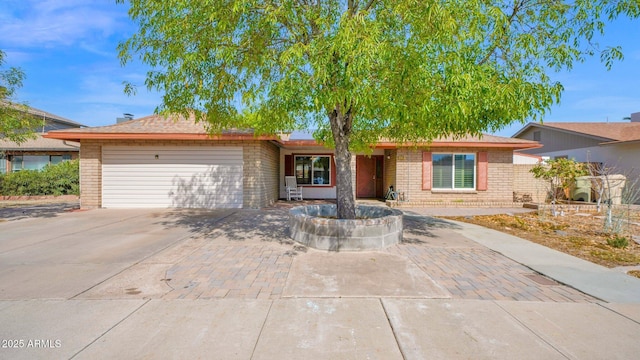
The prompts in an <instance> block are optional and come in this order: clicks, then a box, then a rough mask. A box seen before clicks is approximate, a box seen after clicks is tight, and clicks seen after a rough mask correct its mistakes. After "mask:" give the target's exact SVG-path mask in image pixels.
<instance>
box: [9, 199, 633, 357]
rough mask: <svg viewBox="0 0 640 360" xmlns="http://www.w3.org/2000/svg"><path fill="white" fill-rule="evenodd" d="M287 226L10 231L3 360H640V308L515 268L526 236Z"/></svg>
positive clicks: (20, 223) (190, 216)
mask: <svg viewBox="0 0 640 360" xmlns="http://www.w3.org/2000/svg"><path fill="white" fill-rule="evenodd" d="M286 229H287V217H286V206H285V207H276V208H273V209H266V210H260V211H251V210H240V211H236V210H217V211H201V210H106V209H99V210H91V211H75V212H61V213H57V214H55V215H53V216H50V215H47V216H41V217H39V216H29V217H28V218H22V219H19V220H15V221H5V222H0V324H2V326H0V341H2V344H0V358H12V359H16V358H24V359H33V358H43V359H48V358H86V359H96V358H175V359H182V358H220V359H276V358H312V359H341V358H345V359H347V358H349V359H360V358H374V359H375V358H377V359H402V358H404V359H423V358H443V359H450V358H534V359H535V358H558V359H567V358H630V357H634V356H635V355H637V354H638V353H640V343H639V342H638V341H637V339H638V338H637V334H638V333H640V304H638V303H640V299H638V301H637V302H635V303H634V302H631V303H619V304H618V303H611V302H606V301H603V300H601V299H598V298H595V297H593V296H590V295H589V294H586V293H584V292H581V291H579V290H577V289H575V288H572V287H569V286H565V285H563V284H562V283H559V282H557V281H554V279H553V278H550V277H548V276H545V275H544V274H540V273H539V272H537V271H534V270H532V268H530V267H528V266H525V264H523V263H520V262H517V261H514V260H513V259H512V258H513V257H518V256H521V255H522V256H525V257H524V258H525V259H526V254H527V253H528V252H530V251H528V250H518V251H516V249H527V248H526V247H525V248H523V247H522V246H523V245H522V244H521V243H519V242H518V240H517V239H511V238H502V237H500V235H499V234H498V233H495V232H491V231H488V230H483V231H482V232H479V231H477V230H474V229H472V228H469V229H468V228H466V227H464V226H462V225H458V224H455V223H452V222H446V221H442V220H438V219H435V218H432V217H425V216H423V215H420V211H414V212H412V213H411V214H407V216H406V217H405V233H404V239H405V241H404V242H403V244H400V245H398V246H394V247H391V248H389V249H388V250H387V251H382V252H364V253H326V252H320V251H314V250H311V249H307V248H305V247H302V246H300V245H298V244H296V243H294V242H292V241H291V240H290V239H289V238H288V236H287V230H286ZM487 231H488V232H487ZM480 238H482V239H480ZM483 239H485V240H486V241H489V240H490V241H498V242H501V243H507V244H510V247H509V249H507V250H508V251H510V252H511V253H513V255H512V256H511V258H509V257H506V256H504V255H502V254H501V253H499V252H496V251H494V250H492V249H491V248H488V247H487V246H486V245H483V244H482V242H483V241H485V240H483ZM490 241H489V242H490ZM507 250H505V251H507ZM536 256H541V257H544V258H549V257H548V256H549V253H545V252H544V251H543V250H537V252H536ZM553 256H557V255H553ZM553 259H554V261H555V262H556V263H557V264H555V265H556V266H555V267H556V268H557V267H562V262H564V261H565V260H563V259H567V258H563V257H553ZM593 271H596V272H598V271H599V272H600V273H602V274H603V275H602V276H603V279H605V278H607V279H611V277H607V276H610V274H609V273H608V272H606V269H603V270H598V269H596V270H593ZM592 274H594V273H593V272H590V276H591V275H592ZM595 275H598V274H595ZM617 275H620V274H617ZM611 276H613V275H611ZM630 281H635V279H631V280H630ZM634 284H635V285H639V284H636V283H630V286H632V285H634ZM621 291H623V292H624V291H625V290H624V289H621ZM594 292H597V291H594ZM601 293H602V294H605V295H606V294H607V292H601Z"/></svg>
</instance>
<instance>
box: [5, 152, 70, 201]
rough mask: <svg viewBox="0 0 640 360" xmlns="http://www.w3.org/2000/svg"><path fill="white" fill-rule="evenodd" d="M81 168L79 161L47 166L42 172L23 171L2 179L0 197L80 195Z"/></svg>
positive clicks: (7, 175)
mask: <svg viewBox="0 0 640 360" xmlns="http://www.w3.org/2000/svg"><path fill="white" fill-rule="evenodd" d="M78 194H80V166H79V164H78V160H72V161H64V162H61V163H59V164H56V165H47V166H46V167H45V168H44V169H42V170H41V171H35V170H22V171H18V172H12V173H8V174H5V175H2V176H1V177H0V195H5V196H21V195H78Z"/></svg>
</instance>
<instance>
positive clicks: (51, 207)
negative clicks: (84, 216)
mask: <svg viewBox="0 0 640 360" xmlns="http://www.w3.org/2000/svg"><path fill="white" fill-rule="evenodd" d="M79 208H80V204H79V202H78V201H69V202H59V203H37V202H34V203H31V204H29V203H16V204H10V205H5V204H1V203H0V222H2V221H13V220H21V219H28V218H52V217H56V216H58V215H60V214H62V213H65V212H69V211H73V210H77V209H79Z"/></svg>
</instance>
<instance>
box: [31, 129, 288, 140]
mask: <svg viewBox="0 0 640 360" xmlns="http://www.w3.org/2000/svg"><path fill="white" fill-rule="evenodd" d="M43 137H45V138H49V139H59V140H71V141H80V140H274V141H281V140H280V138H279V137H277V136H266V135H265V136H254V135H253V134H218V135H209V134H183V133H141V134H136V133H77V132H65V131H55V132H49V133H47V134H45V135H43Z"/></svg>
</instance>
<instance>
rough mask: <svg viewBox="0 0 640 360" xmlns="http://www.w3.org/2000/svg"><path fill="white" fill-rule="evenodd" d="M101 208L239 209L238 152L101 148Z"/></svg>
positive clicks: (231, 149) (225, 149)
mask: <svg viewBox="0 0 640 360" xmlns="http://www.w3.org/2000/svg"><path fill="white" fill-rule="evenodd" d="M102 206H103V207H106V208H153V207H177V208H241V207H242V148H241V147H178V146H174V147H169V146H167V147H164V146H163V147H149V146H135V147H134V146H104V147H103V148H102Z"/></svg>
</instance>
